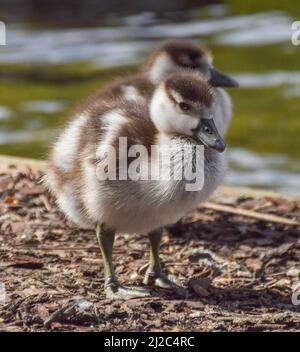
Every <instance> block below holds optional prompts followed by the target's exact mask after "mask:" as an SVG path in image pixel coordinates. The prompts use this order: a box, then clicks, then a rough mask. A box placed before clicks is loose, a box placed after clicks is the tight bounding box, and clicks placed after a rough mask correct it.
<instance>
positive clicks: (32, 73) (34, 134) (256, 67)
mask: <svg viewBox="0 0 300 352" xmlns="http://www.w3.org/2000/svg"><path fill="white" fill-rule="evenodd" d="M223 5H225V6H224V9H223V10H224V13H223V14H219V13H217V14H215V15H214V14H211V11H209V8H207V7H205V8H203V7H199V8H194V9H192V10H191V9H189V11H190V12H189V13H191V15H190V16H191V17H190V19H189V20H188V22H193V21H202V20H207V19H209V20H213V19H216V20H220V19H222V18H229V17H230V16H247V15H251V14H256V13H266V14H267V13H274V14H275V18H276V13H277V12H276V11H280V12H278V14H279V15H280V16H283V17H284V16H286V18H289V19H290V21H291V23H292V21H293V20H297V19H298V20H300V3H299V2H296V1H289V2H283V1H264V2H262V1H235V0H233V1H228V2H224V3H223ZM274 11H275V12H274ZM241 21H243V19H241ZM173 24H174V23H173ZM175 26H176V23H175ZM255 26H256V22H255V20H254V21H253V24H251V23H250V24H249V25H248V27H247V28H248V29H251V28H252V29H253V28H255ZM33 27H34V26H33ZM247 28H246V29H247ZM280 28H281V27H280ZM40 30H43V28H42V29H41V28H40V27H38V29H35V30H33V32H32V33H36V32H38V31H40ZM274 31H275V32H276V31H277V22H276V21H275V22H274V26H273V27H271V28H267V29H266V32H265V33H262V34H260V35H262V36H263V35H266V36H272V32H273V33H274ZM225 33H230V34H231V33H233V34H234V30H230V31H229V32H228V31H227V32H225ZM221 35H222V29H219V30H218V31H212V32H211V33H208V34H207V35H201V36H199V38H197V35H195V34H193V37H194V39H195V40H196V41H197V40H199V41H200V37H201V42H202V43H204V44H205V45H207V46H208V47H209V48H210V49H211V50H212V52H213V55H214V64H215V66H216V67H217V68H218V69H220V70H223V71H224V72H228V73H231V74H233V75H234V76H236V77H237V78H238V77H239V76H240V75H246V74H247V75H249V77H250V78H251V77H253V76H257V75H258V76H259V77H260V80H261V81H260V82H262V84H256V85H255V87H247V85H246V86H242V87H241V88H239V89H232V90H230V94H231V97H232V100H233V105H234V120H233V122H232V125H231V127H230V130H229V133H228V136H227V142H228V145H229V148H233V149H234V148H239V149H241V148H242V149H244V150H247V151H249V152H251V153H257V155H260V156H264V155H267V156H268V155H271V156H272V155H275V156H284V157H285V158H286V160H288V162H286V163H284V165H282V166H280V165H279V166H278V167H277V168H278V169H280V168H283V169H287V170H288V171H290V172H299V171H300V167H299V165H300V153H299V150H300V138H299V134H300V116H299V115H300V82H296V83H295V82H291V83H290V82H289V80H288V79H287V80H284V81H283V82H281V83H276V84H269V85H268V84H264V75H267V76H268V75H271V76H272V75H274V74H275V76H276V73H278V72H281V73H282V72H283V73H284V74H285V75H286V74H287V73H289V72H291V73H296V74H298V75H300V46H293V45H292V43H291V41H290V40H289V38H287V39H286V40H281V41H280V40H279V41H276V40H275V41H274V42H272V41H271V42H270V43H263V44H261V43H260V42H259V39H260V38H257V39H258V43H257V44H255V38H254V43H251V44H247V41H246V42H245V43H243V44H235V45H232V44H230V43H229V44H226V43H225V44H223V43H220V41H218V40H217V39H218V38H220V36H221ZM58 40H59V37H58ZM87 40H89V38H88V37H87ZM137 40H138V41H139V42H141V41H143V40H144V41H145V42H146V41H147V40H148V38H141V37H139V38H138V39H137ZM155 40H156V41H157V43H158V42H159V38H157V37H156V38H155ZM91 45H93V43H91ZM95 45H97V44H95ZM112 45H113V40H112ZM116 45H118V43H116ZM3 48H4V47H3ZM3 48H2V47H0V107H5V108H7V109H8V110H9V111H10V116H9V118H2V119H1V118H0V154H9V155H19V156H26V157H32V158H43V157H45V156H46V155H47V150H48V149H49V145H50V144H51V141H52V140H53V138H54V137H55V136H56V134H57V130H58V128H59V127H60V126H62V125H63V123H64V121H65V120H66V119H67V118H68V116H69V115H70V114H71V112H72V110H73V109H74V107H75V106H76V105H77V104H78V103H79V102H80V101H81V100H83V99H84V98H85V97H87V96H88V95H90V94H91V93H93V92H94V91H95V90H96V89H98V88H100V87H102V86H103V85H105V84H106V83H107V82H109V81H110V80H111V79H112V78H113V77H116V76H120V75H123V74H128V73H132V72H135V71H136V70H137V69H138V65H136V64H133V65H131V64H127V63H126V65H125V66H123V65H122V60H120V61H121V62H120V64H119V65H118V64H117V65H116V64H114V65H113V67H110V68H105V67H101V65H99V64H95V63H94V62H93V61H91V60H90V59H76V60H69V61H68V60H65V61H64V60H62V61H64V62H61V63H51V62H50V63H49V62H48V63H45V64H43V62H32V61H31V60H26V59H24V60H20V61H21V62H16V60H15V61H13V62H9V61H8V62H7V60H6V62H3V60H1V55H2V50H9V43H8V45H7V47H6V48H5V49H3ZM37 50H38V49H37ZM82 50H83V49H82ZM3 52H4V51H3ZM146 52H147V51H146ZM145 55H146V54H143V55H140V56H139V58H138V60H137V61H138V63H142V61H143V59H144V58H145ZM244 79H245V78H244ZM267 79H268V78H267ZM39 101H42V102H45V101H50V102H53V101H54V102H56V103H57V102H58V103H59V102H61V103H62V104H63V105H62V108H61V109H57V111H55V112H53V111H52V112H51V111H50V112H45V111H40V110H39V109H37V111H33V110H34V109H29V110H28V109H26V108H25V107H26V106H27V105H26V104H28V102H39ZM42 110H43V109H42ZM0 112H1V111H0ZM0 117H1V114H0ZM1 136H2V140H1ZM3 136H8V137H7V138H6V139H5V138H4V139H3ZM9 136H11V141H10V140H7V139H9V138H10V137H9ZM267 183H268V182H266V186H270V185H269V184H267ZM250 184H251V182H250ZM271 186H272V185H271ZM275 188H276V187H275ZM299 188H300V185H299ZM299 191H300V189H299Z"/></svg>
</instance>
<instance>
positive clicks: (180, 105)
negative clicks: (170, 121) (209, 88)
mask: <svg viewBox="0 0 300 352" xmlns="http://www.w3.org/2000/svg"><path fill="white" fill-rule="evenodd" d="M179 107H180V109H181V110H183V111H188V110H190V109H191V108H190V106H189V105H188V104H187V103H185V102H183V101H182V102H180V103H179Z"/></svg>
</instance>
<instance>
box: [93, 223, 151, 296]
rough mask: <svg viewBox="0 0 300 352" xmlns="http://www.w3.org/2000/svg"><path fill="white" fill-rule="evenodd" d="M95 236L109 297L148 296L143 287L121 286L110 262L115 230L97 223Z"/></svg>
mask: <svg viewBox="0 0 300 352" xmlns="http://www.w3.org/2000/svg"><path fill="white" fill-rule="evenodd" d="M96 237H97V241H98V244H99V247H100V250H101V254H102V257H103V262H104V275H105V285H104V288H105V293H106V297H107V298H109V299H130V298H137V297H145V296H149V295H150V293H149V292H148V291H146V290H145V289H143V288H141V289H135V290H134V289H130V288H126V287H124V286H122V285H121V284H120V283H119V281H118V279H117V277H116V274H115V270H114V266H113V262H112V249H113V244H114V240H115V232H114V231H112V230H111V229H108V228H107V227H105V226H104V225H103V224H101V225H99V224H98V225H97V227H96Z"/></svg>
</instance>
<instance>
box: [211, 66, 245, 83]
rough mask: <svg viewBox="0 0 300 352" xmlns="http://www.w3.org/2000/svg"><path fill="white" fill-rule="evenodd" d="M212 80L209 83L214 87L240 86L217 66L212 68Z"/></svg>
mask: <svg viewBox="0 0 300 352" xmlns="http://www.w3.org/2000/svg"><path fill="white" fill-rule="evenodd" d="M210 75H211V76H210V80H209V84H210V85H211V86H213V87H238V86H239V84H238V82H237V81H236V80H235V79H233V78H231V77H229V76H226V75H224V73H222V72H220V71H218V70H216V69H215V68H211V69H210Z"/></svg>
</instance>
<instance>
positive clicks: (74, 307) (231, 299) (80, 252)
mask: <svg viewBox="0 0 300 352" xmlns="http://www.w3.org/2000/svg"><path fill="white" fill-rule="evenodd" d="M39 176H40V175H38V174H36V173H35V174H34V173H33V172H27V173H21V172H18V171H14V172H12V173H10V174H5V173H3V174H0V330H2V331H47V330H55V331H60V330H64V331H66V330H68V331H73V330H76V331H270V330H271V331H274V330H276V331H296V330H297V331H300V305H294V304H293V303H292V296H293V297H294V299H296V300H297V298H298V295H297V291H298V292H299V298H300V285H298V286H297V282H298V281H299V280H300V277H299V276H300V263H299V258H300V227H299V226H293V225H286V224H281V223H280V222H279V223H276V222H269V221H262V220H258V219H255V218H253V217H245V216H241V215H234V214H230V213H228V212H225V211H216V210H212V209H207V208H203V207H202V208H201V207H199V209H197V210H196V211H195V212H194V213H192V214H189V215H188V216H187V217H186V218H184V219H183V220H182V221H181V222H180V223H178V224H176V225H173V226H170V227H169V228H167V229H166V230H165V236H164V240H163V244H162V247H161V258H162V260H163V263H164V267H165V270H166V271H167V272H168V273H169V274H170V275H174V276H176V277H177V278H178V279H179V280H180V281H181V282H182V283H183V284H184V285H185V286H186V287H188V291H187V292H188V294H187V296H186V297H185V299H182V298H180V297H178V296H176V294H175V293H172V292H168V291H165V290H161V289H153V290H152V292H153V296H152V297H150V298H145V299H134V300H129V301H125V302H123V301H114V302H111V301H109V300H107V299H106V298H105V296H104V294H103V270H102V260H101V258H100V255H99V250H98V248H97V244H96V240H95V236H94V233H93V232H91V231H83V230H78V229H77V228H76V227H74V226H73V225H72V224H70V223H69V222H68V221H66V220H65V219H64V216H63V215H62V214H61V213H59V212H58V210H57V208H56V206H55V203H54V200H53V199H52V198H51V197H50V196H49V195H48V194H47V193H46V191H45V189H44V188H43V186H42V185H41V184H40V183H39V182H38V180H39ZM212 201H215V202H217V203H218V204H224V205H226V206H228V205H229V206H232V207H234V208H239V209H243V210H249V211H255V212H259V213H263V214H273V215H278V216H282V217H284V218H289V219H294V220H296V221H299V222H300V202H297V201H291V200H286V199H281V198H273V197H272V198H271V197H260V198H251V197H241V196H231V197H230V196H226V197H225V196H223V197H222V196H218V198H217V199H215V200H214V199H213V200H212ZM148 250H149V246H148V241H147V238H146V236H141V235H135V236H129V235H119V236H118V237H117V240H116V244H115V247H114V258H115V265H116V271H117V273H118V274H119V276H120V279H121V280H122V281H123V282H124V283H125V284H126V285H140V284H141V281H142V277H143V273H144V272H145V270H146V265H147V258H148ZM296 303H297V302H296Z"/></svg>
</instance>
